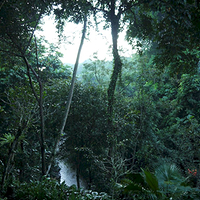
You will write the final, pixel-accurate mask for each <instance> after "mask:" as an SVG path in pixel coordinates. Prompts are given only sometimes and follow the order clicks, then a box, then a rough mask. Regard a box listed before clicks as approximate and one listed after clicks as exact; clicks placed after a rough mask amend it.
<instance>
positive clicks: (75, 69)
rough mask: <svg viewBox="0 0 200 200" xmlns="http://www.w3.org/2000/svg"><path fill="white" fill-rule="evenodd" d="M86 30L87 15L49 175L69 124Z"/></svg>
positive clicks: (49, 167)
mask: <svg viewBox="0 0 200 200" xmlns="http://www.w3.org/2000/svg"><path fill="white" fill-rule="evenodd" d="M86 30H87V14H85V16H84V23H83V30H82V37H81V42H80V45H79V49H78V53H77V57H76V62H75V65H74V71H73V77H72V81H71V86H70V92H69V95H68V99H67V105H66V111H65V116H64V120H63V124H62V127H61V131H60V134H59V135H58V138H57V141H56V142H55V145H54V150H53V153H52V156H51V161H50V164H49V166H48V170H47V174H48V173H49V172H50V169H51V165H52V162H53V160H54V158H55V156H56V151H57V150H58V146H59V142H60V136H61V135H63V133H64V129H65V125H66V122H67V117H68V114H69V110H70V106H71V102H72V97H73V93H74V86H75V81H76V74H77V70H78V65H79V58H80V55H81V50H82V47H83V42H84V39H85V34H86Z"/></svg>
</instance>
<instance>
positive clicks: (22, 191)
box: [15, 178, 110, 200]
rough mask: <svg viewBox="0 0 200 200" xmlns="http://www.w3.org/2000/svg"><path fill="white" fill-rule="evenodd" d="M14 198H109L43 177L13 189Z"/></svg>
mask: <svg viewBox="0 0 200 200" xmlns="http://www.w3.org/2000/svg"><path fill="white" fill-rule="evenodd" d="M15 199H16V200H36V199H37V200H90V199H96V200H109V199H110V197H109V196H108V195H107V194H106V193H103V192H102V193H98V192H94V191H91V190H83V189H77V188H76V186H75V185H73V186H70V187H68V186H67V185H65V184H64V183H58V182H57V181H56V180H52V179H49V178H44V179H43V180H42V181H35V182H31V183H23V184H20V185H18V186H17V187H16V189H15Z"/></svg>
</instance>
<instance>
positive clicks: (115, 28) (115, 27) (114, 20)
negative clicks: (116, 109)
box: [107, 0, 122, 121]
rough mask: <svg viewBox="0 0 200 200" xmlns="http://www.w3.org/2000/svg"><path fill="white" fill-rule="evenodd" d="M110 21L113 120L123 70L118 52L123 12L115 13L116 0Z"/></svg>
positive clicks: (110, 107) (110, 97)
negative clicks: (116, 95) (117, 90)
mask: <svg viewBox="0 0 200 200" xmlns="http://www.w3.org/2000/svg"><path fill="white" fill-rule="evenodd" d="M109 16H110V22H111V34H112V44H113V48H112V51H113V58H114V68H113V73H112V76H111V80H110V84H109V87H108V91H107V93H108V114H109V117H110V120H111V121H112V114H113V103H114V93H115V89H116V85H117V79H118V77H119V75H120V73H121V70H122V62H121V59H120V56H119V52H118V44H117V41H118V34H119V26H120V25H119V20H120V16H121V13H120V12H119V13H118V14H117V15H116V14H115V1H114V0H112V1H111V11H110V15H109Z"/></svg>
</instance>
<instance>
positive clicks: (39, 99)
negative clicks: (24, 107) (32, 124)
mask: <svg viewBox="0 0 200 200" xmlns="http://www.w3.org/2000/svg"><path fill="white" fill-rule="evenodd" d="M23 59H24V61H25V63H26V67H27V75H28V77H29V83H30V87H31V89H32V92H33V94H34V96H35V98H36V101H37V102H38V106H39V115H40V150H41V158H42V170H41V171H42V176H44V175H46V161H45V137H44V112H43V84H42V81H41V79H40V77H39V75H38V74H37V73H36V72H35V70H34V69H33V68H32V66H31V65H30V64H29V62H28V60H27V58H26V57H25V56H23ZM30 70H31V71H32V73H33V74H34V76H35V78H36V80H37V81H38V84H39V88H40V94H39V96H38V95H37V93H36V91H35V89H34V86H33V83H32V78H31V75H30Z"/></svg>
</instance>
